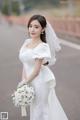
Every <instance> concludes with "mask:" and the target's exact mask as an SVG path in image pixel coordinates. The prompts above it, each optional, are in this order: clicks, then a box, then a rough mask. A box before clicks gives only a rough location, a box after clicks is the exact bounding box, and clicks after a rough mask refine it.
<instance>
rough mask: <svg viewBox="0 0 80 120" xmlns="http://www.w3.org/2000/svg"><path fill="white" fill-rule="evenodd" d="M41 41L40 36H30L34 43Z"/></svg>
mask: <svg viewBox="0 0 80 120" xmlns="http://www.w3.org/2000/svg"><path fill="white" fill-rule="evenodd" d="M40 41H41V39H40V37H39V38H32V42H33V43H34V42H40Z"/></svg>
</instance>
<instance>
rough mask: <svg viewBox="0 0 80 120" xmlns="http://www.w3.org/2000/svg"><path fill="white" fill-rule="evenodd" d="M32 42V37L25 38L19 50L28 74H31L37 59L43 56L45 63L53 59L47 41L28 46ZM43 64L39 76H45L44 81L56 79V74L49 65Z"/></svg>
mask: <svg viewBox="0 0 80 120" xmlns="http://www.w3.org/2000/svg"><path fill="white" fill-rule="evenodd" d="M30 42H31V39H27V40H25V42H24V44H23V45H22V47H21V49H20V52H19V59H20V61H21V62H22V64H23V65H24V68H25V71H26V74H27V75H30V74H31V72H32V71H33V69H34V66H35V59H36V58H38V59H41V58H43V64H44V63H45V62H46V61H49V60H50V59H51V53H50V48H49V45H48V44H47V43H44V42H42V43H39V44H38V45H37V47H35V48H27V44H28V43H30ZM43 64H42V66H41V70H40V73H39V75H38V78H43V79H44V81H49V80H51V79H53V80H55V76H54V74H53V73H52V71H51V70H50V69H49V68H48V66H44V65H43Z"/></svg>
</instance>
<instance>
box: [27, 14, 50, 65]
mask: <svg viewBox="0 0 80 120" xmlns="http://www.w3.org/2000/svg"><path fill="white" fill-rule="evenodd" d="M33 20H37V21H38V22H39V23H40V25H41V27H42V29H44V28H45V27H46V25H47V22H46V19H45V17H44V16H42V15H33V16H32V17H31V18H30V19H29V21H28V24H27V27H28V28H29V26H30V24H31V22H32V21H33ZM40 38H41V40H42V41H43V42H45V43H47V42H46V33H45V30H44V31H43V33H42V34H40ZM48 64H49V62H48V61H47V62H46V63H44V64H43V65H48Z"/></svg>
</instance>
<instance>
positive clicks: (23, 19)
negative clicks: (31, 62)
mask: <svg viewBox="0 0 80 120" xmlns="http://www.w3.org/2000/svg"><path fill="white" fill-rule="evenodd" d="M34 14H41V15H44V16H45V17H46V19H47V20H49V22H50V23H51V25H52V26H53V28H54V31H55V32H56V34H57V36H58V38H59V40H60V41H61V47H62V49H61V51H60V52H59V53H57V55H56V57H57V61H56V64H55V65H54V66H51V67H50V69H51V70H52V71H53V72H54V75H55V77H56V82H57V86H56V94H57V96H58V98H59V100H60V102H61V104H62V106H63V108H64V111H65V112H66V114H67V116H68V118H69V120H80V0H0V113H1V112H8V118H9V120H22V119H24V120H29V118H30V116H29V109H28V117H27V118H26V117H25V118H22V117H21V113H20V109H19V108H16V107H14V105H13V104H12V99H11V94H12V93H13V91H14V90H15V89H16V86H17V84H18V83H19V82H20V81H21V77H22V63H21V62H20V61H19V57H18V55H19V50H20V48H21V46H22V44H23V42H24V40H25V39H26V38H27V34H26V32H27V22H28V20H29V18H30V17H31V16H32V15H34ZM0 119H1V114H0Z"/></svg>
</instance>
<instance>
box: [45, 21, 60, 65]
mask: <svg viewBox="0 0 80 120" xmlns="http://www.w3.org/2000/svg"><path fill="white" fill-rule="evenodd" d="M45 32H46V41H47V43H48V44H49V47H50V51H51V59H50V62H49V65H48V66H51V65H54V64H55V62H56V52H58V51H60V50H61V46H60V41H59V38H58V37H57V36H56V33H55V31H54V29H53V28H52V26H51V24H50V23H49V22H48V21H47V26H46V28H45Z"/></svg>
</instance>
